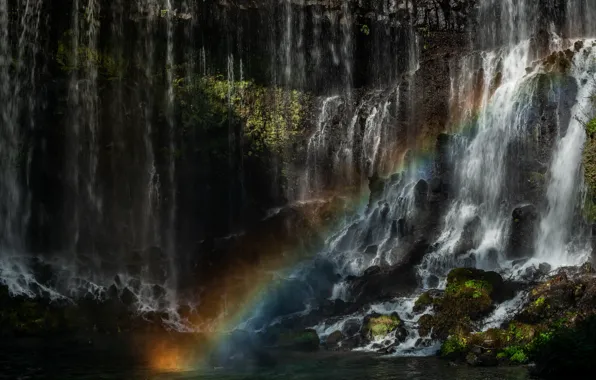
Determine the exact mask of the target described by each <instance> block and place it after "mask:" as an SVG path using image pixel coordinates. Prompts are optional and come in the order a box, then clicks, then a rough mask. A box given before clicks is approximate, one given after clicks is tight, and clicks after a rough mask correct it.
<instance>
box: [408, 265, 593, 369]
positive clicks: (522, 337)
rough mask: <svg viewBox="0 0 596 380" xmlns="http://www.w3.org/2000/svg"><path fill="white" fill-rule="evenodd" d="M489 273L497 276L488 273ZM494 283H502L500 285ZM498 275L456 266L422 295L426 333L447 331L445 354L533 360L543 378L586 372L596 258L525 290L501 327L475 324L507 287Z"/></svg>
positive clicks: (481, 360) (476, 360)
mask: <svg viewBox="0 0 596 380" xmlns="http://www.w3.org/2000/svg"><path fill="white" fill-rule="evenodd" d="M491 279H492V280H491ZM495 284H496V285H497V286H496V287H495ZM499 289H503V288H502V287H501V284H500V282H499V281H498V280H497V279H496V277H494V275H490V276H487V273H484V274H482V273H480V272H479V271H473V270H454V271H452V272H451V274H450V281H449V283H448V286H447V291H446V292H445V293H444V295H442V296H440V297H437V298H431V297H429V295H423V296H422V297H420V298H419V300H418V303H419V304H424V305H428V306H429V308H428V310H429V311H431V313H429V314H425V315H424V316H423V317H421V318H420V322H419V329H420V333H421V335H422V334H430V335H431V336H433V337H434V338H437V339H441V340H443V339H444V342H443V344H442V347H441V351H440V355H441V357H443V358H445V359H449V360H452V361H454V362H456V363H457V362H459V363H467V364H469V365H473V366H494V365H511V364H530V363H531V364H532V366H531V368H532V371H533V372H535V373H536V374H537V375H539V376H540V377H542V378H559V377H560V376H562V375H566V376H573V375H574V374H582V373H588V372H587V371H588V370H593V369H594V368H593V366H594V364H593V361H592V360H590V358H593V357H594V356H595V355H596V275H595V271H594V269H593V267H592V265H591V264H584V265H583V266H581V267H569V268H562V269H559V270H557V271H556V272H554V273H553V274H551V275H550V276H547V277H546V278H545V279H544V281H543V282H540V283H538V284H536V285H534V286H532V287H530V289H527V290H525V291H523V293H521V294H520V295H518V297H519V296H521V295H524V298H523V299H522V302H521V303H520V307H519V309H517V310H516V311H515V312H514V313H513V315H512V316H511V318H510V319H509V320H508V321H506V322H505V323H503V324H502V325H501V326H500V327H499V328H491V329H488V330H484V331H475V330H477V327H476V326H474V321H475V320H477V318H478V317H479V316H482V315H486V313H487V311H488V310H489V309H490V305H491V300H492V301H493V302H494V301H495V300H496V298H497V297H499V296H503V295H504V294H503V293H499V292H495V290H499Z"/></svg>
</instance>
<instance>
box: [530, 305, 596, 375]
mask: <svg viewBox="0 0 596 380" xmlns="http://www.w3.org/2000/svg"><path fill="white" fill-rule="evenodd" d="M594 358H596V316H591V317H589V318H587V319H586V320H584V321H582V322H580V323H578V324H577V326H575V327H564V328H561V329H558V330H556V331H554V332H552V333H548V334H544V336H540V337H539V339H537V341H536V342H535V344H534V346H533V347H532V359H533V360H534V361H535V362H536V366H537V370H538V372H539V373H538V374H539V375H540V376H541V377H544V378H561V377H564V376H567V377H569V378H574V377H577V376H579V377H578V378H582V377H583V376H584V375H585V374H587V373H593V372H594V371H595V370H596V362H595V361H594Z"/></svg>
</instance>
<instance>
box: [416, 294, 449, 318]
mask: <svg viewBox="0 0 596 380" xmlns="http://www.w3.org/2000/svg"><path fill="white" fill-rule="evenodd" d="M444 293H445V292H444V291H442V290H438V289H432V290H429V291H427V292H424V293H422V294H421V295H420V297H418V299H417V300H416V302H415V303H414V308H413V311H414V312H415V313H421V312H423V311H425V310H426V309H427V308H429V307H431V306H433V305H435V304H437V303H438V302H440V300H441V299H442V298H443V296H444Z"/></svg>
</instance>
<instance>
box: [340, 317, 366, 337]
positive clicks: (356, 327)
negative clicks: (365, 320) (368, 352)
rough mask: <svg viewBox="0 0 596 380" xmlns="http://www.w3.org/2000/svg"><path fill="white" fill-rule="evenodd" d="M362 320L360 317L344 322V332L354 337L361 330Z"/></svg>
mask: <svg viewBox="0 0 596 380" xmlns="http://www.w3.org/2000/svg"><path fill="white" fill-rule="evenodd" d="M361 328H362V322H360V320H359V319H349V320H347V321H346V322H344V326H343V329H342V333H343V334H344V335H345V336H347V337H353V336H355V335H357V334H358V333H359V332H360V329H361Z"/></svg>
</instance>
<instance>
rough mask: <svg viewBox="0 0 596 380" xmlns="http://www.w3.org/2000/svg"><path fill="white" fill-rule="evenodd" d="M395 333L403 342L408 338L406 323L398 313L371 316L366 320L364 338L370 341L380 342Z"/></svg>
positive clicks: (363, 325) (363, 327) (363, 331)
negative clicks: (379, 340) (380, 339)
mask: <svg viewBox="0 0 596 380" xmlns="http://www.w3.org/2000/svg"><path fill="white" fill-rule="evenodd" d="M393 332H395V336H396V339H397V340H398V341H403V340H404V339H405V338H406V336H407V331H405V328H404V323H403V321H402V320H401V319H400V318H399V316H398V315H397V313H393V314H390V315H381V314H376V313H375V314H371V315H367V316H366V317H365V318H364V322H363V324H362V336H363V338H364V339H366V340H368V341H373V340H378V339H379V338H383V337H386V336H387V335H389V334H391V333H393Z"/></svg>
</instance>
